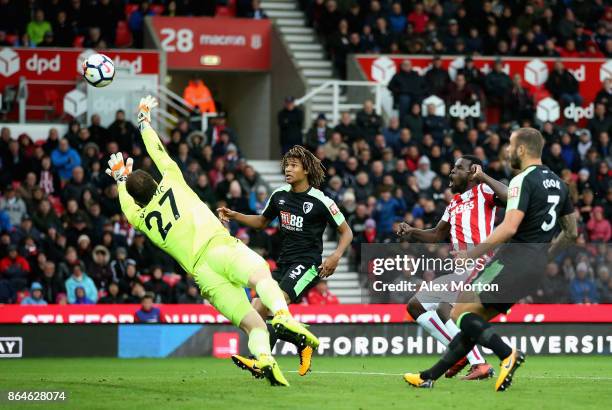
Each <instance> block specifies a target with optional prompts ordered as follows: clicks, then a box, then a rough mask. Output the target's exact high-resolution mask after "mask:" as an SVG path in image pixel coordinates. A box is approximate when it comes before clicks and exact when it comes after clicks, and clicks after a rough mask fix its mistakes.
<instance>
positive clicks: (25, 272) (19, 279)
mask: <svg viewBox="0 0 612 410" xmlns="http://www.w3.org/2000/svg"><path fill="white" fill-rule="evenodd" d="M6 249H7V253H6V256H5V257H4V258H2V259H0V277H1V278H3V279H5V280H8V281H9V283H10V286H11V287H12V289H13V290H14V291H21V290H22V289H24V288H26V287H27V278H28V276H29V275H30V271H31V269H30V264H29V262H28V261H27V259H26V258H24V257H23V256H21V255H20V254H19V253H18V252H17V246H16V245H14V244H10V245H9V246H8V247H7V248H6Z"/></svg>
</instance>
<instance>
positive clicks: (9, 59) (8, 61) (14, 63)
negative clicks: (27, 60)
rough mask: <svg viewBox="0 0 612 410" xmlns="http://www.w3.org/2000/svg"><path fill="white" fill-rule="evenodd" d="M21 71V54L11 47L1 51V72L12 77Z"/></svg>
mask: <svg viewBox="0 0 612 410" xmlns="http://www.w3.org/2000/svg"><path fill="white" fill-rule="evenodd" d="M17 71H19V54H17V53H16V52H15V51H13V50H12V49H10V48H3V49H2V51H0V74H2V76H4V77H10V76H12V75H13V74H15V73H16V72H17Z"/></svg>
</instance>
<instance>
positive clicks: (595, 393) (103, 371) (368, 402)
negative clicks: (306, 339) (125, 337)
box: [0, 356, 612, 410]
mask: <svg viewBox="0 0 612 410" xmlns="http://www.w3.org/2000/svg"><path fill="white" fill-rule="evenodd" d="M433 360H436V357H434V356H429V357H427V356H419V357H417V356H414V357H410V356H404V357H364V358H360V357H346V358H344V357H343V358H329V357H325V358H320V357H315V358H314V361H313V371H312V373H310V374H309V375H307V376H306V377H300V376H298V375H297V373H296V372H295V370H296V368H297V363H298V359H297V358H281V359H280V360H279V363H280V365H281V367H282V368H283V370H284V372H285V375H286V376H287V378H288V379H289V382H290V383H291V387H289V388H280V387H271V386H270V385H269V384H268V382H267V381H265V380H256V379H254V378H253V377H251V376H250V374H249V373H247V372H245V371H243V370H240V369H238V368H237V367H235V366H234V365H233V364H232V362H231V360H229V359H228V360H220V359H213V358H184V359H183V358H172V359H15V360H3V361H2V362H1V363H0V390H2V391H4V392H5V391H7V390H20V391H22V390H38V391H40V390H44V391H53V390H65V391H67V392H68V396H69V399H68V401H67V402H65V403H53V404H52V403H37V404H31V403H28V404H25V403H22V404H15V403H13V404H8V403H7V402H6V401H4V402H2V403H0V407H2V408H8V409H10V408H39V409H56V408H57V409H73V408H74V409H147V410H148V409H227V410H230V409H231V410H233V409H241V410H254V409H276V408H286V409H300V410H301V409H317V410H323V409H377V410H381V409H388V408H398V409H428V410H433V409H464V408H465V409H481V408H482V409H491V410H503V409H512V410H514V409H555V410H557V409H572V408H580V409H590V408H599V409H604V408H610V407H609V406H610V403H612V360H611V358H610V357H609V356H599V357H597V356H587V357H570V356H556V357H527V361H526V363H525V365H524V366H523V367H522V368H521V369H519V370H518V371H517V373H516V375H515V379H514V383H513V385H512V387H511V389H510V390H509V391H507V392H504V393H495V392H494V391H493V385H494V380H493V379H490V380H486V381H477V382H465V381H461V380H459V379H452V380H445V379H441V380H439V381H438V382H437V383H436V386H435V388H434V389H433V390H420V389H414V388H412V387H410V386H407V385H406V384H405V383H404V381H403V380H402V378H401V374H402V373H404V372H406V371H418V370H420V369H423V368H425V367H427V366H428V365H429V364H431V363H432V361H433ZM496 367H497V366H496Z"/></svg>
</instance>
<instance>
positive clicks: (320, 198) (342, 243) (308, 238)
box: [217, 145, 353, 376]
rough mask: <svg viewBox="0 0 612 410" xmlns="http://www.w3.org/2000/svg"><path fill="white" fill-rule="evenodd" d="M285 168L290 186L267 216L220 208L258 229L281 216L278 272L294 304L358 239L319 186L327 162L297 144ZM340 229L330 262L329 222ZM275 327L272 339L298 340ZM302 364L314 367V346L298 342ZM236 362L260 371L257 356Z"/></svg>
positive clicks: (257, 303)
mask: <svg viewBox="0 0 612 410" xmlns="http://www.w3.org/2000/svg"><path fill="white" fill-rule="evenodd" d="M281 168H282V171H283V173H284V174H285V180H286V181H287V185H284V186H282V187H280V188H278V189H277V190H276V191H274V192H273V193H272V195H271V196H270V198H269V199H268V203H267V204H266V207H265V209H264V211H263V213H262V214H261V215H244V214H241V213H239V212H236V211H232V210H230V209H227V208H219V209H218V210H217V211H218V212H219V215H220V217H221V219H223V220H235V221H237V222H239V223H241V224H243V225H247V226H250V227H252V228H255V229H262V228H264V227H265V226H267V225H268V224H269V223H270V222H271V221H272V220H274V219H275V218H279V221H280V230H281V243H282V245H281V250H280V256H279V259H278V268H277V269H276V270H275V271H274V272H273V277H274V279H276V280H277V281H278V283H279V284H280V288H281V289H282V291H283V293H284V296H285V300H286V301H287V302H288V303H295V302H299V301H300V300H301V299H302V296H303V295H304V294H306V293H307V292H308V290H310V289H311V288H312V287H313V286H314V285H316V284H317V282H319V280H320V278H325V277H328V276H330V275H331V274H332V273H334V271H335V270H336V267H337V266H338V261H339V260H340V258H341V257H342V255H343V254H344V252H345V250H346V249H347V248H348V247H349V246H350V244H351V241H352V240H353V233H352V231H351V228H350V227H349V226H348V224H347V223H346V221H345V220H344V216H343V215H342V213H341V212H340V210H339V209H338V207H337V206H336V204H335V203H334V201H333V200H331V199H330V198H328V197H327V196H325V194H323V192H321V191H320V190H319V189H317V188H318V187H319V186H320V185H321V184H322V183H323V180H324V179H325V169H324V168H323V166H322V165H321V162H320V161H319V159H317V157H315V156H314V155H313V154H312V153H311V152H310V151H308V150H307V149H306V148H304V147H302V146H299V145H296V146H294V147H293V148H291V149H290V150H289V151H288V152H287V153H286V154H285V156H284V157H283V160H282V163H281ZM328 224H329V225H331V226H333V227H334V228H336V229H337V230H338V233H339V235H340V237H339V239H338V247H337V248H336V250H335V251H334V252H333V253H332V254H331V255H330V256H328V257H327V258H326V259H325V260H324V261H321V259H322V258H321V253H322V252H323V231H324V230H325V227H326V226H327V225H328ZM261 302H262V301H261V299H259V298H256V299H254V300H253V307H255V309H256V310H257V311H258V312H259V313H260V314H261V316H262V317H264V318H266V317H268V316H269V314H270V312H269V309H268V308H267V307H266V306H264V305H263V304H262V303H261ZM268 330H269V331H270V336H271V338H270V344H271V346H272V347H273V346H274V345H275V344H276V340H277V339H281V340H286V341H288V342H292V343H295V340H294V338H293V337H292V336H291V335H287V334H284V332H278V331H276V332H275V329H273V328H272V327H270V326H269V327H268ZM298 351H299V354H300V367H299V370H298V373H299V374H300V375H301V376H304V375H305V374H306V373H308V371H309V370H310V365H311V358H312V353H313V350H312V348H311V347H310V346H301V345H300V344H298ZM233 359H234V362H235V363H236V364H237V365H238V366H239V367H241V368H244V369H248V370H250V371H251V373H253V375H255V376H257V375H258V370H257V369H256V368H254V367H253V366H254V364H255V363H254V362H253V360H251V359H248V358H245V357H242V356H234V357H233Z"/></svg>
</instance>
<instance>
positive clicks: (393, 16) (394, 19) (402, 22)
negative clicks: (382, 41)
mask: <svg viewBox="0 0 612 410" xmlns="http://www.w3.org/2000/svg"><path fill="white" fill-rule="evenodd" d="M388 19H389V26H390V27H389V28H390V29H391V32H392V33H393V34H394V35H395V36H398V35H400V34H401V33H403V32H404V30H405V29H406V24H407V22H408V19H407V18H406V15H405V14H404V13H403V11H402V4H401V3H400V2H394V3H393V4H391V13H390V14H389V17H388Z"/></svg>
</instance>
